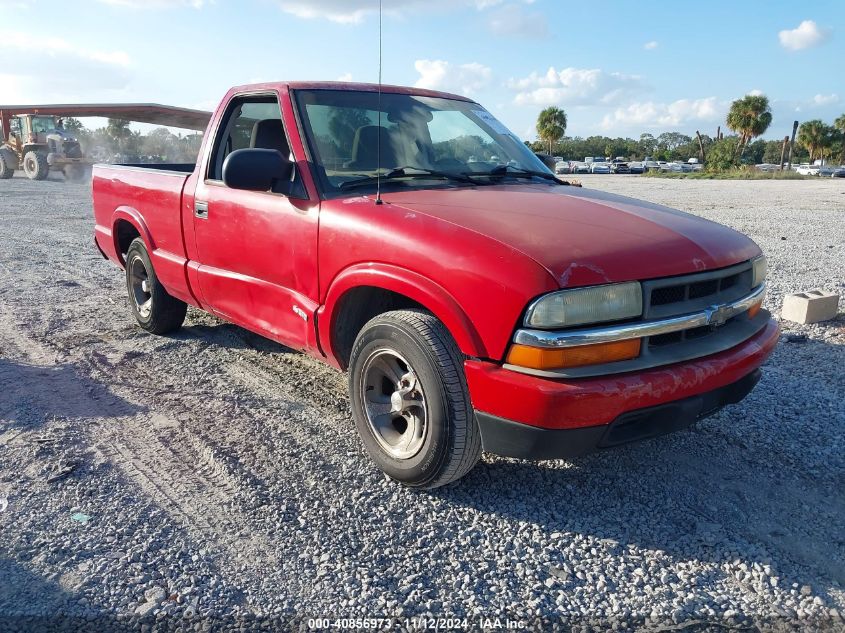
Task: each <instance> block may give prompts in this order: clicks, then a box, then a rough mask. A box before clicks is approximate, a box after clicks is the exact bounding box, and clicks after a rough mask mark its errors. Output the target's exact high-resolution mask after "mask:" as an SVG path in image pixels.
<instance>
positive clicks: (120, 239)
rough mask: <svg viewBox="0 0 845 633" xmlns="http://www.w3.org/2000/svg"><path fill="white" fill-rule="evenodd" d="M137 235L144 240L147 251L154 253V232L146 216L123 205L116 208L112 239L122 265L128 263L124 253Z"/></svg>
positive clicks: (113, 218) (113, 217)
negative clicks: (146, 220)
mask: <svg viewBox="0 0 845 633" xmlns="http://www.w3.org/2000/svg"><path fill="white" fill-rule="evenodd" d="M136 237H140V238H141V239H142V240H143V241H144V246H145V247H146V248H147V252H148V253H150V254H152V252H153V248H154V244H153V238H152V234H151V233H150V230H149V229H148V228H147V225H146V223H145V222H144V218H143V217H142V216H141V214H140V212H139V211H138V210H137V209H133V208H132V207H126V206H121V207H118V208H117V209H115V212H114V215H113V216H112V239H113V240H114V252H115V253H116V254H117V258H118V260H119V262H120V265H121V266H125V265H126V261H125V258H124V254H125V253H126V251H127V249H128V248H129V244H131V243H132V240H134V239H135V238H136Z"/></svg>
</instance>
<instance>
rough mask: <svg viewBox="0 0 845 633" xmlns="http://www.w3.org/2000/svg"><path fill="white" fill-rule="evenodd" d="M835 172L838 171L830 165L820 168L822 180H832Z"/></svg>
mask: <svg viewBox="0 0 845 633" xmlns="http://www.w3.org/2000/svg"><path fill="white" fill-rule="evenodd" d="M834 171H836V168H835V167H831V166H830V165H821V166H820V167H819V176H821V177H822V178H830V177H831V176H832V175H833V172H834Z"/></svg>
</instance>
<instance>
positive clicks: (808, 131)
mask: <svg viewBox="0 0 845 633" xmlns="http://www.w3.org/2000/svg"><path fill="white" fill-rule="evenodd" d="M829 129H830V128H828V126H827V125H825V124H824V121H820V120H819V119H813V120H812V121H804V122H803V123H802V124H801V127H799V128H798V142H799V143H801V145H803V146H804V147H806V148H807V151H809V152H810V163H812V162H813V161H814V160H815V159H816V158H818V154H817V152H819V153H820V152H821V151H822V149H823V148H824V147H825V145H826V144H827V142H828V137H829Z"/></svg>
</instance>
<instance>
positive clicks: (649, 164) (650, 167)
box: [643, 160, 660, 171]
mask: <svg viewBox="0 0 845 633" xmlns="http://www.w3.org/2000/svg"><path fill="white" fill-rule="evenodd" d="M643 170H644V171H660V163H658V162H657V161H656V160H644V161H643Z"/></svg>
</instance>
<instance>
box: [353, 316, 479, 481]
mask: <svg viewBox="0 0 845 633" xmlns="http://www.w3.org/2000/svg"><path fill="white" fill-rule="evenodd" d="M349 391H350V400H351V403H352V414H353V417H354V418H355V424H356V426H357V427H358V433H359V434H360V435H361V439H362V440H363V443H364V447H365V448H366V450H367V452H368V453H369V455H370V457H372V459H373V460H374V461H375V462H376V464H377V465H378V466H379V468H381V469H382V470H383V471H384V472H385V473H386V474H387V475H388V476H389V477H391V478H392V479H395V480H396V481H399V482H401V483H403V484H405V485H407V486H412V487H416V488H436V487H438V486H443V485H445V484H448V483H450V482H452V481H455V480H457V479H460V478H461V477H463V476H464V475H465V474H466V473H468V472H469V471H470V470H471V469H472V467H473V466H474V465H475V464H476V462H478V459H479V457H480V455H481V434H480V431H479V429H478V425H477V424H476V422H475V417H474V415H473V411H472V405H471V404H470V399H469V393H468V390H467V386H466V379H465V378H464V372H463V357H462V356H461V353H460V351H459V350H458V347H457V345H456V344H455V342H454V340H453V339H452V337H451V336H450V335H449V332H448V331H447V330H446V327H445V326H444V325H443V324H442V323H441V322H440V321H439V320H438V319H437V318H435V317H434V316H433V315H431V314H429V313H427V312H422V311H417V310H397V311H393V312H387V313H385V314H382V315H380V316H377V317H375V318H374V319H372V320H371V321H370V322H369V323H367V324H366V325H365V326H364V328H363V329H362V330H361V332H360V334H359V335H358V338H357V339H356V341H355V345H354V347H353V349H352V355H351V359H350V364H349Z"/></svg>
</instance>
